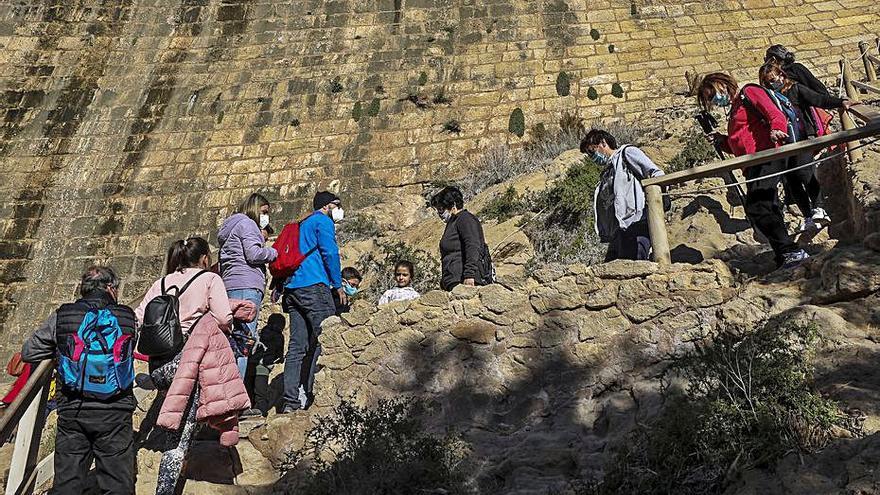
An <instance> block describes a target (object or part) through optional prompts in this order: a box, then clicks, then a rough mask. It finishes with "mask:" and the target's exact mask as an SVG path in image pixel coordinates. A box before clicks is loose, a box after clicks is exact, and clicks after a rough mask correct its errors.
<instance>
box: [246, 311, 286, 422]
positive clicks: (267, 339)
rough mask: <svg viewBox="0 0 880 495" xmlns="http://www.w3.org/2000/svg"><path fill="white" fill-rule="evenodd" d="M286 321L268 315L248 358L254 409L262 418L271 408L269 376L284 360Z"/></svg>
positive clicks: (277, 316)
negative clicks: (251, 368) (252, 384)
mask: <svg viewBox="0 0 880 495" xmlns="http://www.w3.org/2000/svg"><path fill="white" fill-rule="evenodd" d="M285 326H287V320H285V319H284V315H283V314H281V313H272V314H271V315H269V319H268V321H266V326H265V327H263V330H261V331H260V343H259V344H257V345H256V347H255V348H254V352H253V353H252V354H251V356H250V361H251V364H252V365H253V367H254V408H255V409H258V410H259V411H260V413H261V414H263V415H264V416H265V415H266V414H268V412H269V408H270V407H271V404H270V400H269V375H270V374H271V373H272V368H274V367H275V365H276V364H278V363H280V362H282V361H283V360H284V334H283V333H282V332H284V327H285Z"/></svg>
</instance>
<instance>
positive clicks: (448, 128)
mask: <svg viewBox="0 0 880 495" xmlns="http://www.w3.org/2000/svg"><path fill="white" fill-rule="evenodd" d="M443 131H444V132H449V133H451V134H461V122H459V121H457V120H455V119H451V120H447V121H446V122H444V123H443Z"/></svg>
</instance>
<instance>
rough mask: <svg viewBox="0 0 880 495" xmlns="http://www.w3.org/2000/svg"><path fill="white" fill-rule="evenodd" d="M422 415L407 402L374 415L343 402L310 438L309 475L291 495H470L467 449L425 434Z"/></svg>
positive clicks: (391, 403)
mask: <svg viewBox="0 0 880 495" xmlns="http://www.w3.org/2000/svg"><path fill="white" fill-rule="evenodd" d="M423 413H424V406H423V404H422V403H420V402H416V401H414V400H411V399H394V400H381V401H379V403H378V405H377V406H376V407H375V408H373V409H367V408H362V407H358V406H356V405H354V404H352V403H350V402H343V403H342V404H340V405H339V406H337V407H336V409H335V411H334V414H333V415H331V416H327V417H323V418H321V419H320V420H319V421H318V422H317V424H316V426H315V427H314V428H312V430H311V431H310V432H309V434H308V450H309V451H310V452H311V456H312V457H313V459H314V464H313V466H312V475H311V476H310V477H309V478H308V479H307V480H306V481H305V482H304V486H301V487H296V488H297V489H296V493H302V494H305V495H325V494H326V495H331V494H332V495H337V494H367V493H370V494H373V493H377V494H378V493H381V494H387V495H396V494H401V495H402V494H410V493H445V494H466V493H473V492H474V490H473V488H472V487H471V486H470V484H469V482H468V479H469V473H470V471H469V464H468V462H467V461H468V459H469V456H470V451H469V446H468V445H467V444H466V443H465V442H463V441H462V440H460V439H459V438H458V437H456V436H454V435H451V434H448V435H445V436H435V435H431V434H429V433H426V432H425V427H424V425H423V423H422V421H421V420H420V417H421V416H422V414H423ZM330 452H332V456H331V457H332V459H330V460H327V459H326V457H325V456H327V454H328V453H330ZM290 488H293V487H290Z"/></svg>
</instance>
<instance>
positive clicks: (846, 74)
mask: <svg viewBox="0 0 880 495" xmlns="http://www.w3.org/2000/svg"><path fill="white" fill-rule="evenodd" d="M878 48H880V46H878ZM859 49H860V52H861V55H860V57H859V58H861V59H862V60H864V61H865V64H866V72H867V73H868V76H867V77H868V79H869V81H871V79H870V77H871V74H873V73H874V72H873V70H874V67H873V64H874V61H873V60H872V59H871V58H869V54H868V51H867V44H866V43H864V42H863V43H860V44H859ZM870 57H873V56H870ZM868 64H871V66H868ZM878 65H880V64H878ZM840 73H841V78H840V79H841V80H840V85H841V92H842V93H844V92H845V94H846V96H847V97H848V99H849V100H850V101H853V102H857V101H859V100H860V94H859V93H858V91H857V89H856V88H859V89H864V90H866V91H873V90H874V87H873V86H872V85H870V84H868V83H861V82H860V81H856V80H854V78H853V77H852V70H851V69H850V67H849V63H847V61H846V59H842V60H841V61H840ZM877 92H880V91H877ZM856 120H859V121H861V122H862V123H863V125H861V126H858V125H856ZM840 122H841V126H842V127H843V130H842V131H839V132H835V133H832V134H828V135H825V136H821V137H818V138H814V139H809V140H806V141H800V142H797V143H792V144H787V145H785V146H781V147H779V148H775V149H769V150H764V151H759V152H757V153H753V154H750V155H744V156H738V157H735V158H731V159H728V160H722V161H720V162H713V163H709V164H706V165H701V166H697V167H693V168H690V169H687V170H681V171H678V172H673V173H671V174H667V175H663V176H660V177H652V178H648V179H645V180H643V181H642V186H643V187H644V188H645V203H646V205H645V206H646V207H647V211H648V213H647V217H648V231H649V233H650V236H651V245H652V249H653V251H654V259H655V261H657V262H658V263H660V264H671V263H672V256H671V252H670V248H669V237H668V232H667V229H666V215H665V212H664V209H663V196H664V194H666V195H670V196H674V195H676V193H664V192H663V188H664V187H666V186H671V185H676V184H682V183H684V182H689V181H694V180H697V179H702V178H706V177H723V176H725V175H726V174H729V173H731V172H733V171H734V170H742V169H745V168H748V167H751V166H755V165H761V164H765V163H770V162H774V161H777V160H783V159H786V158H789V157H791V156H795V155H801V154H805V153H808V152H813V153H815V152H818V151H820V150H823V149H826V148H830V147H832V146H837V145H840V144H845V145H846V151H845V152H840V153H836V154H832V155H830V156H826V157H823V158H820V159H818V160H815V161H812V162H810V163H808V164H804V165H802V166H800V167H798V168H797V169H801V168H806V167H812V166H815V165H817V164H818V163H822V162H826V161H828V160H830V159H832V158H836V157H839V156H841V155H843V154H844V153H845V154H847V155H848V156H849V160H850V162H855V161H858V160H860V159H861V156H862V151H863V148H864V147H866V146H869V145H871V144H873V143H875V142H877V141H878V139H877V138H875V139H872V140H870V142H868V143H864V144H863V143H861V142H860V141H861V140H863V139H868V138H872V137H875V136H878V135H880V111H878V110H877V109H875V108H872V107H870V106H867V105H862V104H858V105H852V106H851V107H850V108H849V109H841V111H840ZM797 169H791V170H786V171H782V172H775V173H772V174H768V175H765V176H762V177H757V178H752V179H749V180H745V181H733V182H734V183H733V184H725V185H723V186H718V187H711V188H707V189H705V190H701V191H699V192H696V193H693V192H690V191H689V192H688V193H687V194H699V193H701V192H709V191H713V190H716V189H723V188H727V187H733V186H738V185H742V184H747V183H749V182H753V181H756V180H761V179H766V178H769V177H775V176H779V175H783V174H786V173H790V172H792V171H794V170H797Z"/></svg>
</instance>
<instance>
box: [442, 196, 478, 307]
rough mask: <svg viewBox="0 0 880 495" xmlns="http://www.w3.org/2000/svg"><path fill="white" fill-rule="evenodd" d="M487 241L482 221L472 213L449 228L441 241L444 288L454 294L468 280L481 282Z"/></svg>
mask: <svg viewBox="0 0 880 495" xmlns="http://www.w3.org/2000/svg"><path fill="white" fill-rule="evenodd" d="M485 245H486V239H485V237H484V236H483V227H482V225H480V221H479V220H478V219H477V217H475V216H474V215H473V214H472V213H471V212H469V211H467V210H461V211H460V212H458V214H457V215H455V216H453V217H452V218H451V219H450V220H449V222H448V223H447V224H446V230H444V231H443V237H442V238H441V239H440V267H441V277H440V287H441V288H442V289H443V290H452V288H453V287H455V286H456V285H458V284H460V283H462V282H463V281H464V279H467V278H472V279H474V280H475V281H476V282H477V283H478V284H479V282H480V278H481V277H480V275H481V274H480V257H481V255H482V254H483V250H484V247H485Z"/></svg>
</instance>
